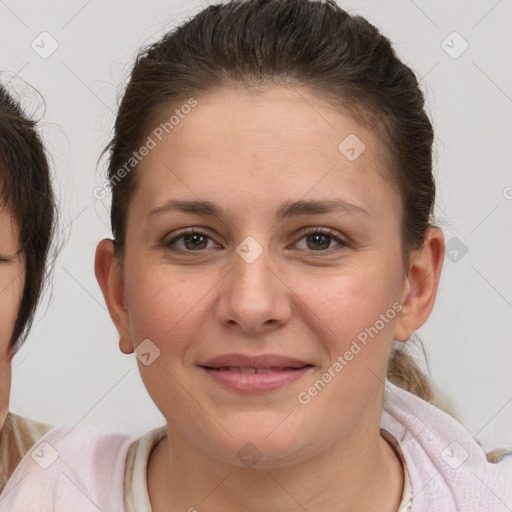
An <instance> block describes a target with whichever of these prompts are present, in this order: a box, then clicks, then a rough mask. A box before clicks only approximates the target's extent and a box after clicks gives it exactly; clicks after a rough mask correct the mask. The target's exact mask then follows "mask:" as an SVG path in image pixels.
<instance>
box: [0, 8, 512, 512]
mask: <svg viewBox="0 0 512 512" xmlns="http://www.w3.org/2000/svg"><path fill="white" fill-rule="evenodd" d="M423 107H424V99H423V95H422V93H421V91H420V89H419V87H418V83H417V80H416V78H415V76H414V74H413V72H412V71H411V70H410V69H409V68H408V67H407V66H405V65H404V64H403V63H402V62H400V61H399V60H398V58H397V56H396V55H395V53H394V51H393V50H392V47H391V45H390V42H389V41H388V40H387V39H386V38H385V37H384V36H382V35H381V34H380V33H379V32H378V31H377V29H376V28H375V27H373V26H372V25H370V24H369V23H368V22H367V21H366V20H365V19H363V18H361V17H358V16H350V15H349V14H347V13H346V12H345V11H343V10H341V9H340V8H339V7H338V6H336V4H335V3H334V2H330V1H328V2H322V3H320V2H311V1H308V0H288V1H276V0H255V1H249V2H231V3H228V4H225V5H215V6H210V7H208V8H207V9H205V10H204V11H202V12H201V13H199V14H198V15H197V16H195V17H194V18H193V19H192V20H191V21H189V22H187V23H185V24H184V25H182V26H181V27H179V28H178V29H177V30H175V31H173V32H171V33H169V34H168V35H166V36H165V37H164V38H163V39H162V40H161V41H159V42H158V43H156V44H154V45H152V46H151V47H149V48H148V49H146V50H144V51H143V52H142V53H141V55H140V56H139V58H138V59H137V62H136V64H135V66H134V69H133V72H132V75H131V78H130V81H129V83H128V85H127V87H126V90H125V93H124V97H123V99H122V102H121V105H120V108H119V113H118V116H117V119H116V124H115V133H114V137H113V140H112V141H111V144H110V146H109V149H110V163H109V181H110V184H111V187H112V212H111V221H112V229H113V234H114V240H103V241H102V242H101V243H100V244H99V246H98V248H97V253H96V262H95V269H96V276H97V278H98V282H99V284H100V286H101V289H102V292H103V295H104V297H105V300H106V303H107V306H108V308H109V311H110V314H111V316H112V319H113V321H114V323H115V325H116V327H117V330H118V333H119V337H120V347H121V350H122V351H123V352H125V353H131V352H135V354H136V356H137V358H138V361H139V367H140V371H141V375H142V378H143V380H144V383H145V385H146V388H147V390H148V392H149V394H150V396H151V397H152V399H153V401H154V402H155V404H156V405H157V406H158V407H159V409H160V411H161V412H162V414H163V415H164V417H165V418H166V423H167V425H166V428H162V429H158V430H156V431H154V432H151V433H149V434H148V435H147V436H145V437H143V438H142V439H140V440H137V441H135V442H132V440H129V439H125V438H123V437H122V436H114V435H104V436H101V437H96V438H94V437H93V436H91V434H90V433H88V432H85V433H84V432H80V431H79V430H78V429H74V430H73V431H71V432H70V431H66V430H62V431H60V432H58V431H57V432H54V433H53V434H50V435H47V436H46V437H45V443H46V445H45V446H46V447H48V445H49V446H50V447H52V449H53V450H54V451H55V452H56V453H58V460H56V462H55V463H54V464H53V465H51V467H50V468H49V469H45V470H41V469H39V468H38V467H37V466H36V464H34V463H33V462H32V461H30V460H29V459H26V463H25V464H22V465H21V466H20V468H19V469H18V471H17V472H16V474H15V475H14V476H13V479H12V484H11V488H12V489H13V492H11V496H14V495H15V494H16V492H15V491H14V489H16V487H15V486H19V487H18V489H19V491H17V494H18V496H17V497H16V496H15V497H13V498H12V499H10V500H6V501H5V503H3V504H2V505H3V506H4V508H2V510H4V509H5V510H15V509H16V507H19V508H22V506H23V507H24V508H23V510H53V509H55V510H77V509H78V507H80V510H97V509H101V510H116V511H122V510H126V511H149V510H152V511H153V512H159V511H163V510H172V511H174V510H188V511H195V510H198V511H201V510H212V511H213V510H230V511H241V510H244V511H247V510H254V511H261V510H280V511H288V510H290V511H291V510H294V511H295V510H308V511H325V510H336V511H339V512H345V511H354V510H361V511H362V510H364V511H369V510H372V511H373V510H375V511H376V510H379V511H381V512H382V511H390V512H391V511H397V510H401V511H405V510H413V511H415V512H417V511H430V512H431V511H432V510H443V511H455V510H464V511H469V510H471V511H484V510H485V511H489V510H493V511H498V510H507V508H506V507H509V508H510V507H511V506H512V496H511V495H510V488H511V487H512V486H511V483H512V464H511V461H512V458H511V457H508V456H507V457H504V458H503V459H502V460H500V462H498V463H497V464H492V463H490V462H489V461H487V459H486V456H485V453H484V452H483V450H482V449H481V448H480V446H479V445H478V444H477V442H476V441H475V440H473V439H472V438H471V436H470V434H469V433H468V432H467V431H466V430H465V429H464V428H463V427H462V426H461V425H460V424H459V423H457V422H456V421H455V420H454V419H453V418H451V417H450V416H449V415H448V414H446V413H444V412H442V411H441V410H440V409H438V408H437V407H435V406H434V405H432V404H431V403H430V402H432V401H434V397H433V392H432V390H431V387H430V384H429V382H428V380H427V379H426V377H424V376H423V375H422V373H421V371H420V370H419V369H418V367H417V366H415V364H414V362H413V361H412V359H410V358H409V359H407V358H406V356H405V355H404V354H403V353H402V352H401V351H400V350H393V343H394V342H395V341H396V343H398V344H400V343H405V342H406V341H407V340H409V339H410V338H411V336H412V335H413V333H414V332H415V331H416V330H417V329H418V328H419V327H421V325H423V323H424V322H425V321H426V319H427V318H428V316H429V314H430V312H431V310H432V307H433V304H434V301H435V296H436V292H437V287H438V283H439V279H440V274H441V267H442V261H443V255H444V240H443V235H442V232H441V231H440V229H438V228H437V227H435V226H434V225H433V224H432V223H431V216H432V211H433V206H434V199H435V185H434V180H433V176H432V160H431V152H432V141H433V132H432V126H431V123H430V121H429V119H428V117H427V115H426V113H425V111H424V108H423ZM391 380H393V382H395V383H396V384H398V385H400V386H403V387H406V388H407V389H408V390H406V389H401V388H400V387H397V386H396V385H394V384H392V383H391ZM409 383H413V384H411V385H409ZM414 393H417V394H418V395H419V396H416V395H415V394H414ZM22 466H23V467H22ZM30 504H33V506H32V508H31V506H30Z"/></svg>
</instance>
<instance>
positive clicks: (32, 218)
mask: <svg viewBox="0 0 512 512" xmlns="http://www.w3.org/2000/svg"><path fill="white" fill-rule="evenodd" d="M0 205H1V206H3V207H4V208H6V209H7V211H9V212H10V214H11V215H13V217H14V220H15V222H16V225H17V227H18V232H19V252H20V253H22V254H23V256H24V259H25V285H24V289H23V295H22V298H21V304H20V308H19V311H18V315H17V317H16V322H15V325H14V332H13V334H12V337H11V347H12V349H13V353H14V352H15V351H16V350H17V349H18V348H19V346H20V345H21V344H22V343H23V341H24V340H25V338H26V336H27V334H28V331H29V330H30V327H31V325H32V321H33V318H34V313H35V309H36V306H37V303H38V301H39V299H40V296H41V292H42V288H43V284H44V282H45V277H46V269H47V260H48V254H49V248H50V244H51V240H52V235H53V231H54V219H55V203H54V194H53V190H52V186H51V181H50V171H49V165H48V159H47V156H46V153H45V150H44V147H43V144H42V142H41V139H40V137H39V135H38V133H37V130H36V123H35V121H32V120H31V119H29V118H28V116H27V115H26V114H25V113H24V112H23V110H22V109H21V107H20V105H19V104H18V102H16V101H15V100H14V98H13V97H12V96H11V95H10V94H9V93H8V92H7V91H6V89H5V88H4V87H3V86H2V85H0Z"/></svg>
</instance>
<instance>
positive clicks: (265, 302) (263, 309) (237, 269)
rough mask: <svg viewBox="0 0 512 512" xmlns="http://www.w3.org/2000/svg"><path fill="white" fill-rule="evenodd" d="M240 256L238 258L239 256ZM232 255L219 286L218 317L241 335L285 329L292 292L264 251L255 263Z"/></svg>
mask: <svg viewBox="0 0 512 512" xmlns="http://www.w3.org/2000/svg"><path fill="white" fill-rule="evenodd" d="M240 254H241V255H242V256H241V255H240ZM243 256H244V255H243V253H242V252H240V253H235V254H234V255H233V268H232V271H231V272H229V273H228V274H227V275H226V277H225V279H224V280H223V281H222V283H221V288H220V297H219V299H218V301H217V317H218V319H219V321H220V322H221V324H222V325H224V326H227V327H229V328H230V329H238V330H239V331H240V332H241V333H244V334H252V335H255V334H262V333H266V332H269V331H272V330H275V329H278V328H280V327H282V326H284V325H285V324H286V323H287V322H288V321H289V319H290V317H291V311H292V304H291V292H290V290H289V288H288V287H287V286H286V285H285V283H283V281H282V279H281V276H279V271H278V270H274V269H273V267H275V265H274V264H273V258H272V257H271V255H270V254H269V252H268V251H267V250H263V252H262V253H261V254H260V255H259V256H258V257H257V258H256V259H254V260H252V258H244V257H243Z"/></svg>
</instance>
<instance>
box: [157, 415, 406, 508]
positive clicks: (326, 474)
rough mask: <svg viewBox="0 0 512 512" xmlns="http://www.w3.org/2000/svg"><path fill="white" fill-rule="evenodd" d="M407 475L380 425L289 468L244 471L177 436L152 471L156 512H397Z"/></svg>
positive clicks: (164, 445)
mask: <svg viewBox="0 0 512 512" xmlns="http://www.w3.org/2000/svg"><path fill="white" fill-rule="evenodd" d="M402 490H403V470H402V465H401V462H400V460H399V459H398V456H397V454H396V453H395V451H394V449H393V448H392V447H391V446H390V445H389V444H388V442H387V441H386V440H385V439H384V438H382V437H381V436H380V429H379V426H378V425H377V427H376V428H373V429H372V430H371V431H368V429H367V430H365V431H359V433H358V434H354V435H353V436H352V437H351V438H350V439H347V438H345V439H341V440H339V439H338V440H335V443H334V445H333V444H331V445H329V446H326V447H325V450H324V451H322V452H321V453H317V454H316V455H315V456H314V457H311V458H309V459H307V460H303V461H301V462H300V463H296V464H293V465H289V466H279V467H269V468H241V467H238V466H234V465H231V464H227V463H224V462H222V461H219V460H217V459H214V458H212V457H210V456H208V455H207V454H205V453H204V452H202V451H200V450H198V449H197V447H195V446H194V445H192V444H191V443H190V441H188V439H187V438H185V437H183V436H182V435H181V434H180V433H179V432H178V431H176V430H172V429H170V430H169V436H168V437H166V438H164V439H162V441H161V442H160V443H159V444H158V445H157V446H156V448H155V450H154V451H153V452H152V454H151V457H150V461H149V465H148V492H149V496H150V501H151V504H152V510H153V512H160V511H164V510H165V511H168V512H169V511H172V512H174V511H178V510H180V511H183V510H186V511H189V512H194V511H195V510H197V511H198V512H201V511H202V510H208V511H209V512H220V511H222V512H225V510H230V511H233V512H238V511H240V512H242V511H244V512H261V511H274V510H279V511H281V512H292V511H293V512H296V511H298V510H307V511H308V512H320V511H324V510H333V511H336V512H349V511H351V512H355V511H365V512H369V511H371V512H373V511H375V512H377V511H379V512H396V511H397V510H398V507H399V504H400V500H401V496H402Z"/></svg>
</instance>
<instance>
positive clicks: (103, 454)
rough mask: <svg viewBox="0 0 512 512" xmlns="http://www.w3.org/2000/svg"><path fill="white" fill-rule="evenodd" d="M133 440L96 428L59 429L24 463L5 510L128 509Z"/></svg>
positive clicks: (0, 500) (7, 492) (0, 506)
mask: <svg viewBox="0 0 512 512" xmlns="http://www.w3.org/2000/svg"><path fill="white" fill-rule="evenodd" d="M132 441H133V440H132V439H130V438H129V437H127V436H124V435H121V434H118V433H115V432H111V431H107V430H104V429H99V428H92V427H58V428H54V429H52V430H50V431H49V432H48V433H47V434H46V435H45V436H43V437H42V438H41V439H40V440H39V441H38V442H37V443H36V444H35V445H34V447H33V448H32V450H30V452H29V453H27V455H26V456H25V457H24V458H23V460H22V461H21V462H20V464H19V465H18V467H17V468H16V470H15V472H14V473H13V475H12V477H11V479H10V480H9V482H8V483H7V486H6V487H5V489H4V491H3V493H2V495H1V497H0V511H2V512H3V511H4V510H5V511H7V510H9V511H10V512H12V511H18V510H19V511H26V512H30V511H32V510H34V511H36V510H37V511H40V510H42V511H44V510H48V511H50V510H54V507H56V506H57V505H58V506H59V509H60V508H62V507H64V506H66V507H68V509H71V510H75V508H72V507H76V509H78V507H80V508H79V510H81V511H83V512H85V511H88V510H95V511H97V510H98V508H99V509H100V510H111V511H117V510H119V511H122V510H123V505H122V503H123V480H124V468H125V463H126V455H127V452H128V448H129V446H130V444H131V443H132Z"/></svg>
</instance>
